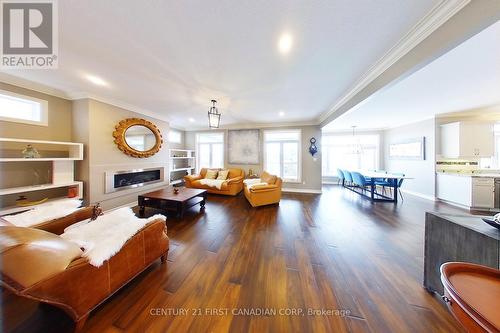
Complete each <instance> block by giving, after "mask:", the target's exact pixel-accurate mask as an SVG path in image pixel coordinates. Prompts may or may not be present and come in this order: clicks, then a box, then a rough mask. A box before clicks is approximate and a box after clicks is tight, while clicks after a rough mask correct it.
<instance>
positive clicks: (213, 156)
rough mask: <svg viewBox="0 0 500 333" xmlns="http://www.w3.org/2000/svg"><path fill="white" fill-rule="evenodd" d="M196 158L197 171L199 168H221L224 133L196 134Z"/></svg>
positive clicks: (222, 164) (222, 165) (222, 163)
mask: <svg viewBox="0 0 500 333" xmlns="http://www.w3.org/2000/svg"><path fill="white" fill-rule="evenodd" d="M196 156H197V158H198V163H197V166H198V170H199V169H201V168H223V167H224V133H223V132H209V133H197V134H196Z"/></svg>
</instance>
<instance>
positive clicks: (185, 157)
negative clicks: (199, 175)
mask: <svg viewBox="0 0 500 333" xmlns="http://www.w3.org/2000/svg"><path fill="white" fill-rule="evenodd" d="M170 158H172V159H183V158H184V159H188V158H195V157H194V156H175V157H170Z"/></svg>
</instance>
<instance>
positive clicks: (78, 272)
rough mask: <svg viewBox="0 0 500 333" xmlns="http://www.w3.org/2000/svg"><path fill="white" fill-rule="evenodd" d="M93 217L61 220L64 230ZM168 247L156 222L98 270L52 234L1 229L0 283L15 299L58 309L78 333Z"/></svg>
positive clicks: (89, 212) (81, 215)
mask: <svg viewBox="0 0 500 333" xmlns="http://www.w3.org/2000/svg"><path fill="white" fill-rule="evenodd" d="M84 212H86V213H84ZM92 212H93V209H85V210H80V211H78V212H77V214H76V216H75V215H73V214H72V216H70V217H67V218H66V219H65V221H66V222H67V225H66V226H65V227H67V226H69V225H71V224H73V223H74V222H78V221H79V220H84V219H87V218H90V217H91V215H92ZM76 220H78V221H76ZM59 222H60V224H59V227H61V228H62V227H63V225H62V222H61V221H59ZM63 229H64V228H63ZM168 248H169V240H168V237H167V233H166V226H165V222H164V221H162V220H155V221H152V222H151V223H149V224H147V225H146V226H145V227H144V228H142V229H141V230H140V231H139V232H138V233H137V234H135V235H134V236H133V237H132V238H130V239H129V240H128V241H127V242H126V243H125V244H124V246H123V247H122V249H121V250H120V251H119V252H118V253H117V254H115V255H114V256H113V257H111V258H110V259H109V260H107V261H105V262H104V264H103V265H102V266H100V267H95V266H92V265H90V263H89V262H88V259H87V258H85V257H82V254H83V252H82V250H81V249H80V248H79V247H78V245H76V244H75V243H72V242H70V241H67V240H65V239H63V238H62V237H60V236H58V235H56V234H53V233H50V232H48V231H45V230H40V229H36V228H23V227H15V226H0V261H1V262H2V265H1V267H0V274H1V284H2V286H4V287H6V288H8V289H9V290H11V291H12V292H14V293H15V294H16V295H18V296H22V297H26V298H30V299H34V300H37V301H40V302H44V303H48V304H51V305H54V306H56V307H59V308H61V309H63V310H64V311H65V312H66V313H68V314H69V315H70V316H71V317H72V319H73V320H74V321H75V323H76V330H77V331H78V330H80V329H81V328H82V327H83V325H84V324H85V321H86V319H87V317H88V315H89V313H90V311H92V310H93V309H94V308H96V307H97V306H98V305H99V304H100V303H102V302H103V301H104V300H106V299H107V298H108V297H110V296H111V295H113V294H114V293H115V292H116V291H117V290H118V289H120V288H121V287H123V286H124V285H125V284H126V283H128V282H129V281H130V280H132V279H133V278H134V277H135V276H136V275H138V274H139V273H141V272H142V271H143V270H144V269H146V268H147V267H148V266H150V265H151V264H152V263H153V262H154V261H155V260H157V259H158V258H160V257H161V261H162V262H165V261H166V258H167V254H168Z"/></svg>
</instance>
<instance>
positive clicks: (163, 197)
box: [138, 187, 207, 218]
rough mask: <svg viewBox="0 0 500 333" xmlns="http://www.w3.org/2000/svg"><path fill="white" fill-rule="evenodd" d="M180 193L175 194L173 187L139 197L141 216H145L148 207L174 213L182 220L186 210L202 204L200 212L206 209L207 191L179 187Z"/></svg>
mask: <svg viewBox="0 0 500 333" xmlns="http://www.w3.org/2000/svg"><path fill="white" fill-rule="evenodd" d="M177 188H178V189H179V193H177V194H175V193H174V188H173V187H167V188H164V189H161V190H158V191H154V192H149V193H145V194H141V195H139V197H138V204H139V214H140V215H141V216H144V210H145V208H146V207H152V208H156V209H161V210H165V211H174V212H175V213H176V215H177V216H179V217H180V218H183V217H184V212H185V211H186V209H188V208H190V207H193V206H195V205H197V204H200V210H201V211H203V210H204V209H205V203H206V200H207V190H199V189H196V188H185V187H177Z"/></svg>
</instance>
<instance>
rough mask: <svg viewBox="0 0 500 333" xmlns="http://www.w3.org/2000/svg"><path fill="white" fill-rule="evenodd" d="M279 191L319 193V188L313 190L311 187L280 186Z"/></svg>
mask: <svg viewBox="0 0 500 333" xmlns="http://www.w3.org/2000/svg"><path fill="white" fill-rule="evenodd" d="M281 192H289V193H311V194H321V193H322V192H321V190H315V189H312V188H282V189H281Z"/></svg>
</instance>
